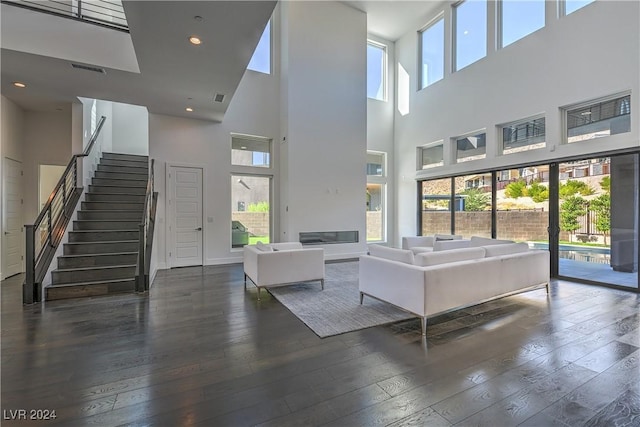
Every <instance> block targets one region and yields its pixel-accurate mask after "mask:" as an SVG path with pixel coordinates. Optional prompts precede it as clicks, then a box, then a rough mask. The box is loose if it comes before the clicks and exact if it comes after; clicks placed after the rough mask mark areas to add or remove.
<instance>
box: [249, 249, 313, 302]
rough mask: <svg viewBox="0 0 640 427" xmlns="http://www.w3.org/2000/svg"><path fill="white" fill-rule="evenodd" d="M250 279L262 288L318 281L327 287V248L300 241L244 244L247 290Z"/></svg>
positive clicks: (259, 288)
mask: <svg viewBox="0 0 640 427" xmlns="http://www.w3.org/2000/svg"><path fill="white" fill-rule="evenodd" d="M247 278H249V279H250V280H251V282H253V284H254V285H255V286H256V287H257V288H258V301H260V290H261V289H262V288H270V287H275V286H284V285H291V284H295V283H300V282H309V281H315V280H319V281H320V285H321V287H322V289H324V249H322V248H303V247H302V244H301V243H298V242H287V243H272V244H269V245H264V244H257V245H246V246H245V247H244V289H245V290H246V289H247Z"/></svg>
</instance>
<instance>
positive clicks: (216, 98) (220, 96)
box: [213, 93, 224, 102]
mask: <svg viewBox="0 0 640 427" xmlns="http://www.w3.org/2000/svg"><path fill="white" fill-rule="evenodd" d="M213 101H214V102H222V101H224V95H223V94H221V93H216V94H215V95H214V96H213Z"/></svg>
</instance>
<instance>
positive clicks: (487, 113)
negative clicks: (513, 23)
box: [395, 1, 640, 236]
mask: <svg viewBox="0 0 640 427" xmlns="http://www.w3.org/2000/svg"><path fill="white" fill-rule="evenodd" d="M450 4H451V3H450V2H448V3H446V4H445V5H444V6H443V11H444V14H445V25H450V22H451V8H450ZM555 5H556V3H554V2H547V9H548V10H547V14H546V16H547V24H546V26H545V27H544V28H543V29H541V30H539V31H537V32H535V33H533V34H531V35H529V36H527V37H525V38H523V39H521V40H519V41H517V42H515V43H513V44H511V45H509V46H507V47H506V48H504V49H500V50H497V51H496V50H493V51H492V50H491V49H489V56H487V57H485V58H484V59H482V60H480V61H478V62H476V63H474V64H471V65H470V66H468V67H466V68H464V69H462V70H460V71H458V72H455V73H451V72H450V70H448V71H446V72H445V78H444V79H443V80H441V81H439V82H436V83H435V84H433V85H431V86H429V87H427V88H426V89H424V90H421V91H418V90H417V84H418V80H417V75H416V70H418V65H417V59H418V55H417V53H416V52H417V49H418V35H417V30H418V28H415V29H412V31H410V32H408V33H407V34H406V35H405V36H403V37H402V38H401V39H400V40H398V41H397V42H396V58H397V60H398V62H399V64H400V65H401V66H402V67H403V68H404V69H405V70H407V72H408V73H409V75H410V88H409V91H408V95H409V100H410V103H409V109H410V110H409V114H407V115H404V116H402V115H401V114H399V113H398V112H397V111H396V113H395V114H396V116H395V143H396V147H395V152H396V167H397V169H396V178H397V181H396V182H397V184H398V185H397V191H398V200H399V202H398V218H397V224H398V225H397V235H398V236H402V235H410V234H415V233H416V230H415V215H416V214H415V212H416V208H417V207H416V183H415V178H416V177H421V178H432V177H437V176H445V175H453V174H459V175H461V174H465V173H470V172H474V171H478V170H487V169H491V168H497V167H505V168H506V167H509V166H510V165H514V164H518V163H525V162H538V161H539V162H545V161H549V160H551V159H556V158H561V157H566V156H573V155H582V154H588V153H597V152H600V151H605V150H616V149H622V148H628V147H638V145H640V144H639V137H638V135H639V134H638V117H639V116H638V114H637V111H639V110H640V101H639V98H638V92H639V89H640V79H639V78H638V75H640V67H639V52H640V34H639V26H638V16H639V13H640V10H639V9H640V4H639V3H638V2H626V1H596V2H594V3H592V4H590V5H588V6H586V7H584V8H582V9H580V10H578V11H576V12H574V13H572V14H570V15H569V16H566V17H562V18H560V19H558V18H557V17H556V16H555ZM437 13H438V12H435V14H437ZM490 15H491V14H490ZM605 17H606V18H605ZM447 33H449V32H447ZM489 39H490V40H491V39H492V38H491V37H489ZM447 57H448V56H447ZM622 91H631V93H632V95H631V102H632V105H631V110H632V112H634V111H635V113H633V114H632V120H631V132H630V133H625V134H619V135H614V136H610V137H606V138H600V139H597V140H593V141H588V142H582V143H579V144H577V143H576V144H571V145H564V144H562V143H561V134H562V132H561V129H562V125H561V114H560V111H559V107H562V106H567V105H570V104H574V103H578V102H582V101H587V100H590V99H594V98H598V97H602V96H607V95H611V94H615V93H618V92H622ZM398 96H400V94H398ZM539 113H544V114H545V116H546V132H547V147H546V148H544V149H540V150H535V151H528V152H525V153H517V154H511V155H507V156H501V155H498V148H497V143H496V133H497V131H496V125H497V124H500V123H506V122H509V121H513V120H518V119H522V118H526V117H529V116H532V115H535V114H539ZM478 129H486V132H487V158H486V159H484V160H478V161H472V162H465V163H462V164H452V163H451V156H452V151H451V147H450V145H449V144H448V141H449V139H450V138H451V137H454V136H457V135H461V134H464V133H467V132H470V131H474V130H478ZM438 140H444V141H445V166H443V167H439V168H433V169H429V170H427V171H419V172H416V147H417V146H420V145H423V144H427V143H430V142H435V141H438Z"/></svg>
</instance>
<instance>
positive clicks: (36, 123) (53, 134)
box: [23, 111, 72, 224]
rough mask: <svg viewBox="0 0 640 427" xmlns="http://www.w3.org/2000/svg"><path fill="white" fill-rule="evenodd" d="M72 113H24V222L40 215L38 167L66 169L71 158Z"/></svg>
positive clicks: (31, 220) (29, 221)
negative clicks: (51, 166) (57, 166)
mask: <svg viewBox="0 0 640 427" xmlns="http://www.w3.org/2000/svg"><path fill="white" fill-rule="evenodd" d="M71 129H72V128H71V113H70V112H69V111H66V112H37V111H27V112H26V113H25V133H24V162H23V166H24V188H25V192H24V196H25V197H24V211H23V212H24V220H25V223H31V224H32V223H33V221H34V220H35V219H36V217H37V216H38V213H39V212H40V209H39V200H38V175H39V165H41V164H47V165H59V166H66V165H67V164H68V163H69V160H70V159H71Z"/></svg>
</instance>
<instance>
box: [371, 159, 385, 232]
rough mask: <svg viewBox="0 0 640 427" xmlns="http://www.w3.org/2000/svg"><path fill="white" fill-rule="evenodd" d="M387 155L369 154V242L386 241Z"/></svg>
mask: <svg viewBox="0 0 640 427" xmlns="http://www.w3.org/2000/svg"><path fill="white" fill-rule="evenodd" d="M386 176H387V170H386V154H385V153H380V152H376V151H368V152H367V223H366V225H367V242H381V241H385V240H386V233H385V230H386V206H385V205H386V189H387V178H386Z"/></svg>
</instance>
